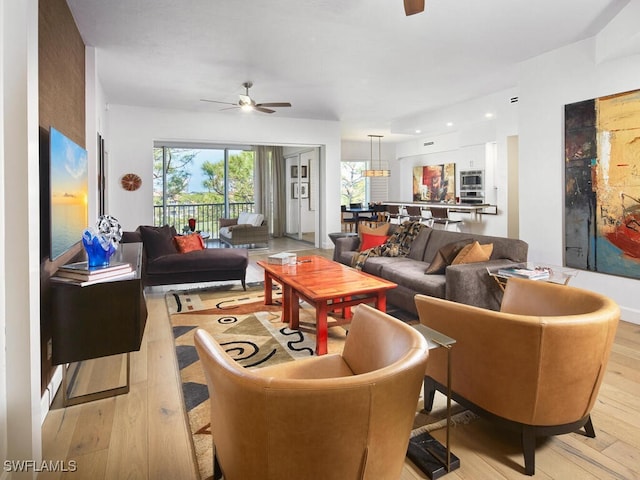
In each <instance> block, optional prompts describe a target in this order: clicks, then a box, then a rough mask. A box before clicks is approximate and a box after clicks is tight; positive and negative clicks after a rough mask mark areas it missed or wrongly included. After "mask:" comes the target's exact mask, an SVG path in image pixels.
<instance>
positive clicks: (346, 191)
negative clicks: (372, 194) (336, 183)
mask: <svg viewBox="0 0 640 480" xmlns="http://www.w3.org/2000/svg"><path fill="white" fill-rule="evenodd" d="M366 169H367V162H341V163H340V170H341V190H340V193H341V196H340V201H341V204H342V205H349V204H350V203H367V182H366V179H365V177H363V176H362V172H363V170H366Z"/></svg>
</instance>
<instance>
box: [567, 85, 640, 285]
mask: <svg viewBox="0 0 640 480" xmlns="http://www.w3.org/2000/svg"><path fill="white" fill-rule="evenodd" d="M565 264H566V265H567V266H569V267H573V268H579V269H583V270H591V271H594V272H600V273H609V274H613V275H620V276H624V277H632V278H640V90H635V91H632V92H625V93H619V94H616V95H609V96H606V97H600V98H596V99H592V100H586V101H583V102H578V103H572V104H569V105H565Z"/></svg>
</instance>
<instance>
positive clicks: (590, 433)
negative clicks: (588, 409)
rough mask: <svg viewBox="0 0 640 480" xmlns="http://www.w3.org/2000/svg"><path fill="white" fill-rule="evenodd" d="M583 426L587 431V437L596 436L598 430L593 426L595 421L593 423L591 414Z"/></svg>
mask: <svg viewBox="0 0 640 480" xmlns="http://www.w3.org/2000/svg"><path fill="white" fill-rule="evenodd" d="M583 428H584V431H585V433H586V434H587V437H589V438H596V431H595V429H594V428H593V423H591V415H589V418H588V420H587V423H585V424H584V426H583Z"/></svg>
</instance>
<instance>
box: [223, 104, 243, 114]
mask: <svg viewBox="0 0 640 480" xmlns="http://www.w3.org/2000/svg"><path fill="white" fill-rule="evenodd" d="M229 105H233V103H230V104H229ZM237 108H240V107H239V106H238V105H233V107H227V108H221V109H220V111H221V112H222V111H223V110H236V109H237Z"/></svg>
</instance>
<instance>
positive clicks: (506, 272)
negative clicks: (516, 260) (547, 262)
mask: <svg viewBox="0 0 640 480" xmlns="http://www.w3.org/2000/svg"><path fill="white" fill-rule="evenodd" d="M498 275H500V276H503V277H517V278H528V279H529V280H544V279H546V278H549V271H548V270H545V269H531V268H522V267H514V268H501V269H499V270H498Z"/></svg>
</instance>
